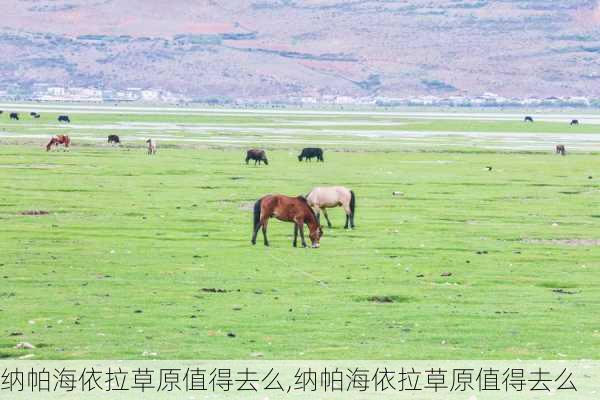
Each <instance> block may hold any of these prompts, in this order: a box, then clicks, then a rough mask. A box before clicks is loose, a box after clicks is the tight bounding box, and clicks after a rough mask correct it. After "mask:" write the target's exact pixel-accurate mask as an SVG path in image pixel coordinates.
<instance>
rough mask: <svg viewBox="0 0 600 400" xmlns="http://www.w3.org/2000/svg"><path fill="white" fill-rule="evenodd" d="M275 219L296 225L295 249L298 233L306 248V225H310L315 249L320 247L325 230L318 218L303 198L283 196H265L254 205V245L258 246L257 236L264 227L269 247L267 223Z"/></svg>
mask: <svg viewBox="0 0 600 400" xmlns="http://www.w3.org/2000/svg"><path fill="white" fill-rule="evenodd" d="M271 217H275V218H277V219H278V220H280V221H287V222H293V223H294V241H293V245H294V247H297V242H298V232H300V238H301V239H302V246H303V247H306V241H305V240H304V224H306V225H308V230H309V237H310V241H311V244H312V247H313V248H317V247H319V241H320V239H321V236H323V230H322V229H321V226H320V225H319V223H318V221H317V216H316V215H315V212H314V211H313V209H312V208H310V206H309V205H308V203H307V201H306V199H305V198H304V197H302V196H298V197H289V196H284V195H281V194H276V195H267V196H264V197H262V198H260V199H258V200H257V201H256V203H254V230H253V232H252V244H256V235H257V234H258V230H259V229H260V228H261V227H262V233H263V238H264V241H265V246H268V245H269V240H268V239H267V223H268V222H269V218H271Z"/></svg>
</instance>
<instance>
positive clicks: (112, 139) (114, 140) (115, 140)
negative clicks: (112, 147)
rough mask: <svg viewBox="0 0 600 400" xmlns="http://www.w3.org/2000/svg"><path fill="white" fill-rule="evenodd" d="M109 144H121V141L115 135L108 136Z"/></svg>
mask: <svg viewBox="0 0 600 400" xmlns="http://www.w3.org/2000/svg"><path fill="white" fill-rule="evenodd" d="M108 143H109V144H121V139H119V137H118V136H117V135H108Z"/></svg>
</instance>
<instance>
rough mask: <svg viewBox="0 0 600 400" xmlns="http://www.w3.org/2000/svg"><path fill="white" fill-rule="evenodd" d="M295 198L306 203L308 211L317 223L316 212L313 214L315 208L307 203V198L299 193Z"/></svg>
mask: <svg viewBox="0 0 600 400" xmlns="http://www.w3.org/2000/svg"><path fill="white" fill-rule="evenodd" d="M296 198H297V199H298V200H300V201H301V202H303V203H304V204H306V207H308V209H309V210H310V213H311V214H312V216H313V217H314V218H315V221H317V223H318V219H317V214H315V210H313V209H312V207H311V206H310V205H308V200H306V197H304V196H302V195H300V196H298V197H296Z"/></svg>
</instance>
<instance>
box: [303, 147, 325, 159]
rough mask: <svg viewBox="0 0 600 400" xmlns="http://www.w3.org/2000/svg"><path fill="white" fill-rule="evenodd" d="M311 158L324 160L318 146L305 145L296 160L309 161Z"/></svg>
mask: <svg viewBox="0 0 600 400" xmlns="http://www.w3.org/2000/svg"><path fill="white" fill-rule="evenodd" d="M313 158H316V159H317V161H321V162H323V161H325V160H324V159H323V149H321V148H319V147H306V148H304V149H302V153H300V155H299V156H298V161H302V160H303V159H304V161H306V160H309V161H311V160H312V159H313Z"/></svg>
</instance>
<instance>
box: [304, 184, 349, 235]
mask: <svg viewBox="0 0 600 400" xmlns="http://www.w3.org/2000/svg"><path fill="white" fill-rule="evenodd" d="M306 200H307V201H308V205H309V206H311V207H312V209H313V210H315V213H316V214H317V220H319V221H320V219H321V218H320V217H321V210H323V215H325V219H326V220H327V226H328V227H329V228H331V222H330V221H329V216H328V215H327V209H328V208H333V207H339V206H342V207H343V208H344V211H345V212H346V225H344V229H348V225H350V228H354V211H355V208H356V198H355V196H354V192H353V191H352V190H350V189H348V188H345V187H343V186H332V187H316V188H314V189H313V190H311V192H310V193H309V194H308V196H306Z"/></svg>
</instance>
